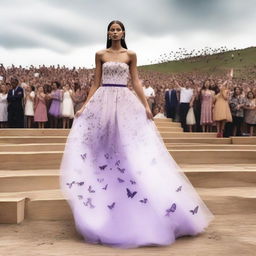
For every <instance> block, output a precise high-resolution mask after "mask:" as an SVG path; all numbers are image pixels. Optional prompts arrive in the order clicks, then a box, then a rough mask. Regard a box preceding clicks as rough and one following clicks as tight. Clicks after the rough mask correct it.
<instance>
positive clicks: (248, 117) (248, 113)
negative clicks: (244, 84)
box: [244, 91, 256, 136]
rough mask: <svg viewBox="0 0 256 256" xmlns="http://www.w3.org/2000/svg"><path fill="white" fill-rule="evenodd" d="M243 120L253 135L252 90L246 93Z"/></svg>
mask: <svg viewBox="0 0 256 256" xmlns="http://www.w3.org/2000/svg"><path fill="white" fill-rule="evenodd" d="M246 98H247V99H246V102H245V106H244V109H245V117H244V121H245V123H246V124H247V125H248V126H249V128H250V136H253V128H254V127H255V126H256V98H255V95H254V93H253V91H249V92H248V93H247V95H246Z"/></svg>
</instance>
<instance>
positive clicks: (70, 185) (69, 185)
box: [66, 181, 76, 188]
mask: <svg viewBox="0 0 256 256" xmlns="http://www.w3.org/2000/svg"><path fill="white" fill-rule="evenodd" d="M75 183H76V182H75V181H72V182H71V183H66V185H68V187H69V188H71V187H72V185H73V184H75Z"/></svg>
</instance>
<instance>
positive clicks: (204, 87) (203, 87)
mask: <svg viewBox="0 0 256 256" xmlns="http://www.w3.org/2000/svg"><path fill="white" fill-rule="evenodd" d="M207 81H209V83H210V79H206V80H205V81H204V83H203V86H202V88H201V90H200V91H202V90H205V89H206V86H205V84H206V82H207ZM210 86H211V85H210V84H209V89H210Z"/></svg>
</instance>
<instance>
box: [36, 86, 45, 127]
mask: <svg viewBox="0 0 256 256" xmlns="http://www.w3.org/2000/svg"><path fill="white" fill-rule="evenodd" d="M45 97H46V94H45V93H44V87H43V86H41V85H40V86H38V87H37V92H36V97H35V106H34V112H35V114H34V121H35V122H38V128H44V124H45V122H47V120H48V117H47V108H46V101H45Z"/></svg>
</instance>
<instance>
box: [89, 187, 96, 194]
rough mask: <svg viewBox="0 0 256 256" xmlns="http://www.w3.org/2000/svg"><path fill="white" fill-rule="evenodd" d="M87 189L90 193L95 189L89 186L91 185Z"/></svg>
mask: <svg viewBox="0 0 256 256" xmlns="http://www.w3.org/2000/svg"><path fill="white" fill-rule="evenodd" d="M88 191H89V192H90V193H95V190H93V189H92V186H91V185H90V186H89V188H88Z"/></svg>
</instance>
